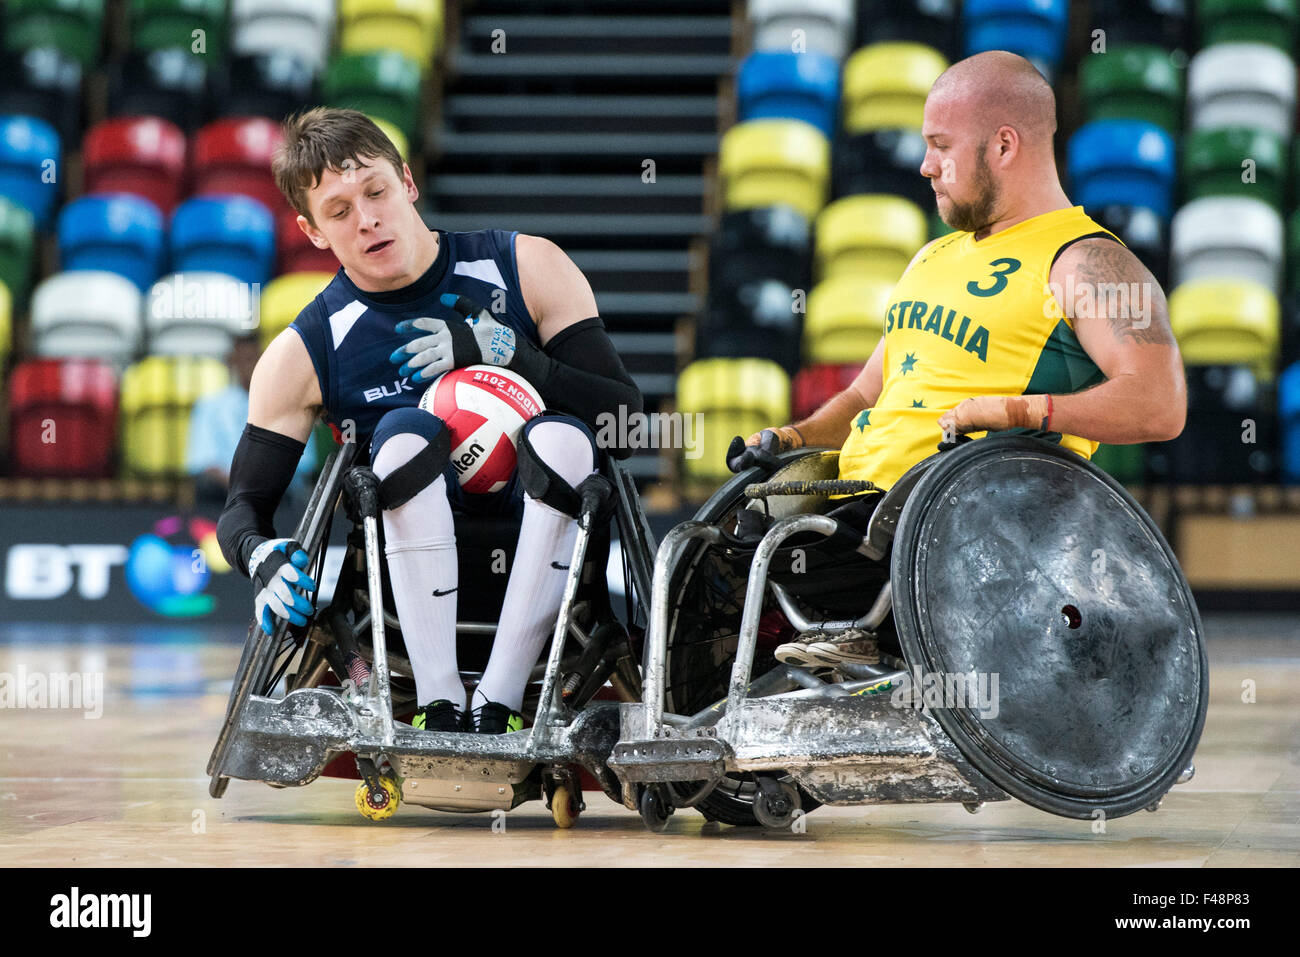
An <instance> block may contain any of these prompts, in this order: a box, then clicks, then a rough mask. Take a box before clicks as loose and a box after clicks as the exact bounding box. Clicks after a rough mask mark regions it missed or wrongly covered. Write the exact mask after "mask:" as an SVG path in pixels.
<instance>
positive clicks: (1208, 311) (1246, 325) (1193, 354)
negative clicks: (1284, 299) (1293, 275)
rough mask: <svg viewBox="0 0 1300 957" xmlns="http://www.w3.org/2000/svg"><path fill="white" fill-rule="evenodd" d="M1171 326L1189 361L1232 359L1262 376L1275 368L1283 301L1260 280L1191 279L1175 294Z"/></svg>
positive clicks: (1171, 302)
mask: <svg viewBox="0 0 1300 957" xmlns="http://www.w3.org/2000/svg"><path fill="white" fill-rule="evenodd" d="M1169 325H1170V327H1171V328H1172V329H1173V332H1174V337H1175V338H1176V339H1177V340H1178V348H1179V350H1180V351H1181V352H1182V354H1183V362H1184V363H1186V364H1187V365H1188V366H1193V365H1219V364H1224V363H1231V364H1234V365H1249V366H1251V367H1253V368H1254V369H1255V370H1256V371H1257V373H1258V374H1259V375H1261V376H1268V375H1271V373H1272V367H1273V362H1274V360H1275V359H1276V358H1277V351H1278V340H1279V337H1280V333H1281V329H1280V318H1279V316H1278V301H1277V297H1276V296H1274V295H1273V294H1272V292H1270V291H1269V289H1268V288H1267V287H1265V286H1263V285H1261V284H1259V283H1257V282H1251V281H1249V280H1229V279H1199V280H1194V281H1192V282H1185V283H1183V284H1182V285H1180V286H1178V287H1177V288H1176V289H1175V290H1174V291H1173V292H1172V293H1171V294H1170V296H1169Z"/></svg>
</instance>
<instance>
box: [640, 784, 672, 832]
mask: <svg viewBox="0 0 1300 957" xmlns="http://www.w3.org/2000/svg"><path fill="white" fill-rule="evenodd" d="M637 804H638V806H639V807H640V809H641V823H642V824H644V825H645V826H646V827H647V828H649V829H650V830H652V831H654V832H655V833H656V834H659V833H661V832H662V831H663V830H664V828H666V827H667V826H668V818H669V817H670V816H671V815H672V813H673V806H672V805H671V804H669V803H668V802H667V801H666V800H664V796H663V792H661V791H660V790H659V788H657V787H655V786H653V785H651V786H650V787H647V788H646V789H645V790H644V791H642V792H641V799H640V800H639V801H638V802H637Z"/></svg>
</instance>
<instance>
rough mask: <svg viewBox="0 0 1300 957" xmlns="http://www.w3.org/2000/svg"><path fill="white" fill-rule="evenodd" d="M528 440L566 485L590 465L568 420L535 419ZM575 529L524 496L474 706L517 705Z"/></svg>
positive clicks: (581, 437) (585, 444)
mask: <svg viewBox="0 0 1300 957" xmlns="http://www.w3.org/2000/svg"><path fill="white" fill-rule="evenodd" d="M529 441H530V443H531V444H532V446H533V449H534V450H535V451H536V452H537V454H538V457H539V458H540V459H541V460H542V461H543V462H545V463H546V464H547V465H549V466H550V467H551V468H552V469H554V470H555V471H556V472H557V473H559V475H560V476H561V477H563V478H564V480H565V481H566V482H568V483H569V484H570V485H573V486H575V487H576V486H577V485H578V483H579V482H581V481H582V480H583V479H584V478H586V477H587V476H588V475H590V474H591V473H592V472H593V471H594V470H595V463H594V462H593V453H592V449H591V442H590V440H589V439H588V438H587V436H586V435H585V434H584V433H583V432H582V431H581V430H579V429H577V428H576V427H574V426H572V425H569V424H567V423H564V422H542V423H539V424H538V425H537V426H536V427H535V428H533V429H532V430H531V432H530V434H529ZM577 534H578V523H577V522H576V521H575V520H574V519H572V518H570V517H569V516H568V515H565V514H564V513H563V512H559V511H556V510H555V509H553V508H551V507H550V506H549V505H544V504H543V503H541V502H539V501H536V500H535V499H533V498H532V497H531V496H529V495H525V496H524V517H523V522H522V523H521V525H520V527H519V545H518V547H517V548H516V549H515V564H514V567H513V568H512V569H511V570H510V582H509V584H507V585H506V597H505V603H504V604H503V605H502V607H501V618H500V621H499V623H498V625H497V634H496V639H495V641H494V642H493V644H492V656H491V657H490V658H489V659H488V664H487V668H486V669H485V670H484V672H483V680H482V681H480V682H479V686H478V690H476V691H475V692H474V701H473V705H474V707H478V706H480V705H482V704H485V703H486V702H488V701H496V702H499V703H500V704H504V705H506V706H508V707H510V708H513V709H514V710H516V711H517V710H519V707H520V705H521V704H522V703H523V700H524V689H525V688H526V687H527V685H528V674H529V672H531V671H532V669H533V665H535V664H537V658H538V655H539V654H540V653H541V650H542V645H544V644H545V643H546V639H547V638H548V637H549V636H550V634H551V632H552V631H553V630H554V628H555V617H556V615H557V614H558V613H559V610H560V601H561V599H563V597H564V582H565V579H566V578H567V577H568V574H569V561H570V560H571V559H572V558H573V542H574V539H575V538H576V537H577Z"/></svg>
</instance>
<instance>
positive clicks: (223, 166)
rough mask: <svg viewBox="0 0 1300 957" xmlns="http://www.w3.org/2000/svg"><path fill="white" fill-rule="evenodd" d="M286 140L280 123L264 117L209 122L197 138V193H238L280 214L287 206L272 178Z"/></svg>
mask: <svg viewBox="0 0 1300 957" xmlns="http://www.w3.org/2000/svg"><path fill="white" fill-rule="evenodd" d="M283 141H284V134H283V132H282V131H281V129H280V125H279V124H278V123H275V122H273V121H272V120H268V119H267V118H266V117H262V116H231V117H226V118H225V119H220V120H216V121H214V122H212V123H209V124H208V125H207V126H205V127H203V129H201V130H199V132H198V133H197V134H196V135H195V137H194V165H193V169H194V193H195V195H203V194H207V193H238V194H241V195H243V196H250V197H252V198H253V199H256V200H258V201H259V202H261V203H263V204H265V205H266V208H267V209H269V210H271V211H272V212H278V211H279V210H281V209H283V208H284V207H285V205H286V203H285V201H284V196H283V194H281V192H280V190H279V189H278V188H277V187H276V185H275V179H274V178H273V177H272V175H271V159H272V156H273V155H274V154H275V150H276V148H277V147H278V146H279V145H280V144H281V143H282V142H283Z"/></svg>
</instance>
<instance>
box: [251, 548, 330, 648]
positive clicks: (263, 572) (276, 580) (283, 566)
mask: <svg viewBox="0 0 1300 957" xmlns="http://www.w3.org/2000/svg"><path fill="white" fill-rule="evenodd" d="M310 560H311V559H310V557H309V556H308V555H307V552H306V551H305V550H304V549H303V547H302V545H301V544H300V543H299V542H297V541H295V540H294V539H292V538H268V539H267V540H266V541H264V542H262V543H261V544H260V545H258V546H257V548H255V549H253V554H252V555H250V556H249V558H248V576H249V578H251V579H252V580H253V593H254V598H253V617H254V618H256V619H257V623H258V624H259V625H260V626H261V628H262V631H263V632H265V633H266V634H268V635H270V634H274V632H275V625H276V620H277V619H283V620H287V621H289V622H291V623H292V624H295V625H305V624H307V616H308V615H312V614H314V613H315V608H314V607H313V606H312V603H311V601H309V600H308V599H307V598H305V597H304V596H302V595H300V594H298V592H296V591H294V588H302V589H305V590H306V591H310V592H314V591H316V583H315V582H314V581H312V580H311V578H310V577H308V575H307V574H306V573H305V572H304V571H303V569H304V568H306V567H307V563H308V562H309V561H310Z"/></svg>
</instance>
